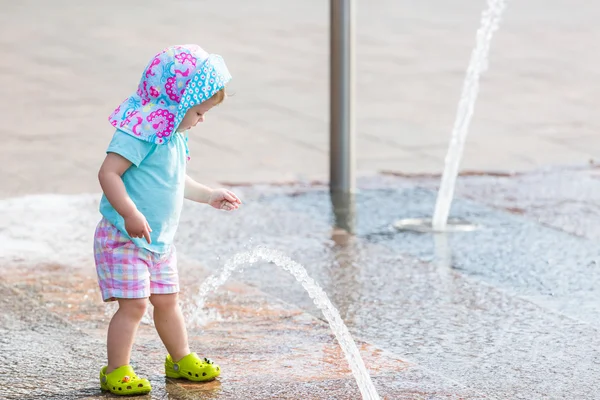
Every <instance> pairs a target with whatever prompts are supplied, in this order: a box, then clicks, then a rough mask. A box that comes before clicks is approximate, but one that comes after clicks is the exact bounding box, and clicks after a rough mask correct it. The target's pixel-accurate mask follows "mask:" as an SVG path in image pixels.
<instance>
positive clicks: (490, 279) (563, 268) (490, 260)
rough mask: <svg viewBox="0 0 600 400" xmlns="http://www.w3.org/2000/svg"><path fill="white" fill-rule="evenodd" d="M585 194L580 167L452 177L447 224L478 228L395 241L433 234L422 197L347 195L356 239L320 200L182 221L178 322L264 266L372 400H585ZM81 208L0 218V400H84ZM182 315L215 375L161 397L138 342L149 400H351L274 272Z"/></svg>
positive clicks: (303, 197)
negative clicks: (203, 296)
mask: <svg viewBox="0 0 600 400" xmlns="http://www.w3.org/2000/svg"><path fill="white" fill-rule="evenodd" d="M597 177H598V170H597V169H595V167H593V166H592V167H589V168H570V169H569V168H562V169H558V168H555V169H548V170H544V171H537V172H532V173H529V174H520V175H502V174H500V175H497V176H489V175H477V174H470V175H468V176H463V177H461V178H460V180H459V189H458V196H459V197H458V198H457V199H456V201H455V202H454V207H453V209H452V213H451V215H452V216H453V217H459V218H461V219H465V220H467V221H469V222H473V223H476V224H479V225H481V228H480V229H479V230H476V231H474V232H458V233H452V234H447V235H444V234H438V235H431V234H421V233H414V232H400V231H397V230H395V229H394V228H393V223H394V222H395V221H397V220H399V219H402V218H413V217H414V218H419V217H430V213H431V212H432V210H433V204H434V201H435V187H436V185H437V183H438V178H437V177H429V176H420V177H412V178H411V177H398V176H379V177H371V178H368V179H367V178H365V179H363V180H361V182H360V188H361V189H360V192H359V193H358V194H357V195H356V204H355V209H356V220H355V221H356V224H355V232H356V234H355V235H347V234H345V233H344V232H343V231H341V230H340V229H338V228H336V227H335V220H334V214H333V213H332V207H331V202H330V199H329V195H328V193H327V190H326V187H324V186H321V185H319V184H313V185H302V184H298V185H291V186H267V185H264V186H248V187H238V188H235V190H236V191H237V192H238V193H239V194H240V195H241V196H242V198H243V201H244V207H243V208H241V209H240V210H239V212H237V213H234V214H224V213H221V212H218V211H216V210H212V209H209V208H207V207H202V206H200V205H195V204H186V208H185V211H184V215H183V219H182V223H181V228H180V231H179V234H178V238H177V243H178V251H179V253H180V254H182V255H183V262H182V266H181V269H182V277H183V281H184V284H183V287H184V292H183V294H182V295H183V299H184V305H185V304H188V305H189V304H191V303H192V301H193V300H194V299H195V294H196V293H197V290H198V288H199V286H200V284H201V283H202V282H203V280H204V279H205V278H206V277H207V274H208V273H209V271H215V272H217V271H218V270H219V269H220V268H222V266H223V265H224V263H225V262H226V261H227V260H228V259H229V258H230V257H232V256H233V255H234V254H236V253H237V252H240V251H252V249H254V248H256V247H257V246H266V247H267V248H270V249H275V250H279V251H281V252H283V253H285V254H286V255H288V256H289V257H291V258H292V259H293V260H295V261H297V262H299V263H301V264H303V265H304V266H305V267H306V269H307V270H308V272H309V274H310V275H311V276H312V277H314V278H315V279H316V280H317V282H319V284H321V286H322V287H323V289H324V290H325V292H326V293H327V294H328V296H329V298H330V299H331V301H332V302H333V303H334V305H335V306H336V307H337V308H338V309H339V311H340V315H341V316H342V318H343V319H344V321H345V322H346V324H347V325H348V327H349V329H350V331H351V333H352V334H353V336H354V338H355V340H356V341H357V344H358V346H359V349H360V351H361V355H362V356H363V357H364V359H365V364H366V365H367V368H368V369H369V371H370V373H371V375H372V377H373V381H374V383H375V386H376V388H377V389H378V391H379V393H380V395H381V396H382V398H388V399H447V398H455V399H459V398H461V399H483V398H489V399H596V398H598V396H597V392H598V390H599V389H600V384H598V383H597V377H598V376H599V374H600V339H598V328H599V325H598V316H599V315H600V307H599V306H598V304H600V302H599V300H600V293H599V292H598V289H597V288H598V281H599V280H600V272H599V271H598V267H597V264H598V262H600V250H598V249H597V246H596V245H595V244H596V240H597V238H598V236H599V235H600V232H599V230H600V228H597V226H600V225H598V224H594V221H596V220H597V219H598V216H597V215H598V214H597V211H598V210H597V206H596V204H600V203H599V202H598V200H600V179H597ZM97 202H98V196H96V195H89V196H88V195H85V196H32V197H29V198H25V199H9V200H5V201H2V203H0V204H1V207H0V243H4V244H5V245H4V246H3V247H2V248H1V250H2V251H0V264H1V265H3V267H2V268H0V282H1V283H2V291H3V292H5V293H3V294H2V298H3V299H5V300H4V302H2V303H0V304H2V310H1V311H2V315H3V318H4V321H3V323H2V329H3V334H2V342H1V344H2V347H1V349H2V352H3V354H4V353H6V354H9V356H8V357H7V359H8V360H9V362H8V363H7V364H5V365H4V367H0V372H2V371H1V369H2V368H8V369H7V372H9V373H8V374H4V373H0V388H2V387H4V388H10V389H8V391H6V389H5V391H6V392H5V393H0V394H1V395H5V396H12V397H9V398H17V397H19V398H28V397H27V396H25V397H23V394H26V393H28V390H31V388H32V387H38V388H39V389H38V392H39V391H42V392H39V394H40V396H41V395H43V396H46V397H43V398H50V397H51V396H55V398H97V397H98V396H99V393H98V391H97V388H96V370H97V369H98V368H99V367H100V366H101V363H102V362H103V350H104V344H103V335H104V329H105V326H106V323H107V321H108V318H109V317H110V313H111V312H112V310H114V307H112V306H108V307H107V306H104V305H103V304H101V303H100V301H99V295H98V291H97V287H96V283H95V277H94V271H93V266H92V264H91V256H90V253H89V251H90V246H91V237H92V234H93V227H94V225H95V223H96V221H97V218H98V217H97V211H96V206H97ZM567 213H568V214H567ZM566 214H567V215H568V218H565V217H564V215H566ZM42 215H43V216H44V218H43V220H41V218H40V217H41V216H42ZM64 216H67V218H65V217H64ZM40 221H43V223H41V222H40ZM339 222H340V221H338V223H339ZM9 228H10V229H9ZM66 228H68V229H66ZM67 259H68V260H71V261H70V262H69V263H68V264H66V263H65V262H64V260H67ZM61 260H62V261H61ZM40 263H41V264H40ZM13 293H16V294H13ZM7 300H8V301H7ZM22 300H23V301H22ZM187 310H188V312H189V311H191V312H194V313H197V314H200V315H201V316H202V317H203V318H202V320H203V321H204V324H203V325H201V326H193V327H191V336H192V342H193V344H194V347H195V348H196V349H197V351H199V352H203V351H207V352H208V353H209V354H207V355H208V356H210V357H212V358H214V359H216V360H218V361H219V362H220V364H221V365H222V366H223V369H224V374H223V376H222V377H221V378H220V379H219V381H218V382H214V383H212V384H209V385H185V384H178V383H171V382H167V381H165V379H164V378H163V377H162V375H161V373H162V372H161V368H162V358H163V357H164V353H163V352H164V350H162V349H161V345H160V342H159V341H158V338H157V336H156V334H155V333H154V332H153V331H152V329H151V326H149V325H144V326H143V329H142V334H141V337H140V339H139V340H138V342H137V344H136V348H135V351H134V362H135V363H136V365H138V366H139V368H140V372H141V373H146V374H147V375H148V376H150V378H151V381H152V383H153V385H154V387H155V390H154V391H153V393H152V396H151V398H157V399H159V398H174V399H180V398H181V399H184V398H190V399H191V398H194V399H196V398H197V399H204V398H207V399H208V398H214V399H238V398H239V399H242V398H244V399H246V398H256V399H259V398H261V399H262V398H282V399H287V398H289V399H297V398H315V399H329V398H331V399H356V398H359V397H360V396H359V394H358V390H357V387H356V384H355V382H354V380H353V378H352V375H351V374H350V371H349V369H348V366H347V363H346V362H345V360H344V358H343V355H342V353H341V351H340V349H339V347H338V346H337V344H336V342H335V339H334V338H333V335H332V334H331V332H330V331H329V328H328V326H327V324H326V322H325V321H324V319H323V316H322V315H321V314H320V312H319V311H318V310H317V309H316V308H315V306H314V305H313V304H312V301H311V300H310V298H309V296H308V295H307V294H306V292H304V289H302V287H301V286H300V285H299V284H298V283H297V282H295V280H294V278H292V277H291V276H290V275H289V274H287V273H286V272H284V271H283V270H282V269H281V268H279V267H277V266H275V265H272V264H268V263H265V262H258V263H257V264H256V265H253V266H246V267H244V268H243V271H238V272H236V273H235V274H234V275H233V277H232V280H231V281H230V282H229V283H228V284H227V285H226V287H225V288H222V289H220V290H219V291H218V292H217V293H216V294H212V295H210V296H209V299H208V303H207V305H206V307H205V309H203V310H193V309H191V310H190V309H187ZM32 343H34V344H35V346H32V345H31V344H32ZM38 344H39V346H38ZM15 349H16V350H15ZM40 353H42V354H44V362H43V363H42V365H40V366H38V368H41V370H40V371H36V373H33V372H29V371H30V369H31V367H32V365H33V364H32V363H31V362H28V361H26V360H30V359H35V358H36V357H39V355H40ZM80 357H83V361H81V362H80V361H79V359H80ZM75 360H77V361H75ZM73 370H76V371H77V374H78V375H77V379H76V383H73V385H74V386H75V387H76V388H78V389H77V390H75V389H71V388H70V387H69V388H67V387H64V388H63V387H59V386H56V387H55V386H52V385H51V384H50V383H52V382H54V379H52V378H51V374H52V373H53V371H58V372H61V373H69V371H73ZM14 371H24V373H25V377H24V379H23V380H21V381H19V382H18V383H15V382H14V381H13V380H12V379H11V380H10V386H8V384H9V383H8V381H7V380H4V381H2V380H3V379H7V378H3V377H8V376H10V375H11V374H12V373H14ZM38 372H42V373H41V374H40V375H42V376H44V378H41V379H42V381H43V382H44V386H43V388H40V385H39V383H38V381H37V379H40V378H38V375H37V373H38ZM43 379H47V380H43ZM78 390H83V392H82V394H85V396H88V397H81V395H80V394H79V392H78ZM30 396H33V395H30ZM77 396H79V397H77ZM30 398H35V397H30ZM40 398H42V397H40Z"/></svg>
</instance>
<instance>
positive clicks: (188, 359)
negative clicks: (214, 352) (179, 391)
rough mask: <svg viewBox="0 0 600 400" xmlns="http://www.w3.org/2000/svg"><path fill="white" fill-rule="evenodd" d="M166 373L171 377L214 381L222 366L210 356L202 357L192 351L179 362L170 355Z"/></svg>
mask: <svg viewBox="0 0 600 400" xmlns="http://www.w3.org/2000/svg"><path fill="white" fill-rule="evenodd" d="M165 373H166V375H167V377H169V378H183V379H188V380H190V381H193V382H207V381H212V380H213V379H215V378H216V377H217V376H219V375H220V374H221V368H220V367H219V366H218V365H217V364H215V363H213V362H212V361H211V360H210V359H209V358H204V359H202V358H200V357H198V355H197V354H196V353H190V354H188V355H187V356H185V357H183V358H182V359H181V360H179V362H174V361H173V359H172V358H171V356H170V355H167V359H166V360H165Z"/></svg>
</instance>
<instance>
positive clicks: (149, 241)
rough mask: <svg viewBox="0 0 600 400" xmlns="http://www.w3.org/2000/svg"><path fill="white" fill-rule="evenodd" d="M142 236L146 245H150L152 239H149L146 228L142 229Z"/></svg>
mask: <svg viewBox="0 0 600 400" xmlns="http://www.w3.org/2000/svg"><path fill="white" fill-rule="evenodd" d="M142 236H143V237H144V238H146V242H148V244H150V243H152V239H151V238H150V232H149V231H148V228H144V232H143V233H142Z"/></svg>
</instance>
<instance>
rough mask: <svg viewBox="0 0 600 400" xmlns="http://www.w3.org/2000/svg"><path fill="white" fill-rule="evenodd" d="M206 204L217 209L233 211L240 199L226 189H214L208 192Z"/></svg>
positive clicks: (238, 204)
mask: <svg viewBox="0 0 600 400" xmlns="http://www.w3.org/2000/svg"><path fill="white" fill-rule="evenodd" d="M208 204H209V205H211V206H213V207H214V208H216V209H219V210H225V211H233V210H236V209H237V208H238V207H239V206H240V204H242V202H241V200H240V199H238V197H237V196H236V195H235V194H233V192H230V191H229V190H227V189H215V190H213V191H212V193H211V194H210V198H209V200H208Z"/></svg>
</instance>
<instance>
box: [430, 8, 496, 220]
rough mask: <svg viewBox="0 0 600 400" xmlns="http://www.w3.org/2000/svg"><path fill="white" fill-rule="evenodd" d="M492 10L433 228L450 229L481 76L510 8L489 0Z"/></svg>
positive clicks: (484, 21) (485, 17)
mask: <svg viewBox="0 0 600 400" xmlns="http://www.w3.org/2000/svg"><path fill="white" fill-rule="evenodd" d="M487 4H488V9H487V10H485V11H484V12H483V14H482V16H481V26H480V28H479V30H478V31H477V43H476V45H475V49H473V53H471V61H470V62H469V67H468V68H467V76H466V77H465V81H464V84H463V91H462V95H461V97H460V102H459V104H458V111H457V114H456V119H455V121H454V128H453V129H452V138H451V139H450V146H449V147H448V153H447V155H446V160H445V166H444V173H443V176H442V181H441V184H440V189H439V191H438V196H437V200H436V204H435V212H434V214H433V228H434V229H435V230H437V231H443V230H444V229H445V228H446V224H447V221H448V215H449V213H450V205H451V203H452V198H453V197H454V188H455V186H456V178H457V176H458V168H459V165H460V161H461V158H462V153H463V150H464V146H465V140H466V138H467V135H468V133H469V125H470V124H471V119H472V117H473V110H474V109H475V101H476V100H477V94H478V93H479V78H480V76H481V74H482V73H483V72H484V71H485V70H486V69H487V67H488V53H489V50H490V43H491V41H492V36H493V35H494V32H495V31H496V30H497V29H498V26H499V24H500V19H501V17H502V13H503V11H504V9H505V8H506V0H487Z"/></svg>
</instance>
